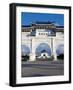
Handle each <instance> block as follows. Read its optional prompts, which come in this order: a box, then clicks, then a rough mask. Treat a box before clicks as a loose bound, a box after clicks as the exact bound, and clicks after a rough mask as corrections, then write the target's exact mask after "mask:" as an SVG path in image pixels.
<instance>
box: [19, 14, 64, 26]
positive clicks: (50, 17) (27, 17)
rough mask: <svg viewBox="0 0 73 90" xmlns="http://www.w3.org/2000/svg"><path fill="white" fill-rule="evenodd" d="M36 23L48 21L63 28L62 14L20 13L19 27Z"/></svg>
mask: <svg viewBox="0 0 73 90" xmlns="http://www.w3.org/2000/svg"><path fill="white" fill-rule="evenodd" d="M36 21H41V22H44V21H46V22H47V21H50V22H55V24H58V25H63V26H64V14H49V13H30V12H22V13H21V25H30V24H31V23H32V22H33V23H34V22H36Z"/></svg>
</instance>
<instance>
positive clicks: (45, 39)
mask: <svg viewBox="0 0 73 90" xmlns="http://www.w3.org/2000/svg"><path fill="white" fill-rule="evenodd" d="M21 45H22V50H21V52H22V54H23V55H29V61H35V60H36V57H38V58H41V57H43V58H45V56H46V57H51V56H54V60H57V55H58V54H60V53H63V54H64V26H55V25H54V24H53V23H49V22H48V23H42V22H41V23H35V24H32V25H31V26H22V40H21Z"/></svg>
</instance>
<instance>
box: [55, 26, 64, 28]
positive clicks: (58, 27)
mask: <svg viewBox="0 0 73 90" xmlns="http://www.w3.org/2000/svg"><path fill="white" fill-rule="evenodd" d="M56 28H64V26H56Z"/></svg>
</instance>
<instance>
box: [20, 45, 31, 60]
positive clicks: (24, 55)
mask: <svg viewBox="0 0 73 90" xmlns="http://www.w3.org/2000/svg"><path fill="white" fill-rule="evenodd" d="M29 54H30V48H29V47H28V46H26V45H21V55H22V60H24V61H27V60H29Z"/></svg>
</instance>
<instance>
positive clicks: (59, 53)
mask: <svg viewBox="0 0 73 90" xmlns="http://www.w3.org/2000/svg"><path fill="white" fill-rule="evenodd" d="M56 53H57V59H61V60H64V44H61V45H58V47H57V49H56Z"/></svg>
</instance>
